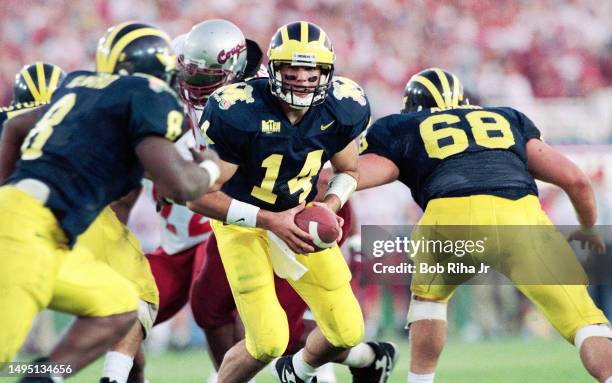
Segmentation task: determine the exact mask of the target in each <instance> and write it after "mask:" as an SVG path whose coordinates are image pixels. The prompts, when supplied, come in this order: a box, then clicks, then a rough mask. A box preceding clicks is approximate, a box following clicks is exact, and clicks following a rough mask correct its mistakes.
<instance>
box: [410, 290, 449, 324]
mask: <svg viewBox="0 0 612 383" xmlns="http://www.w3.org/2000/svg"><path fill="white" fill-rule="evenodd" d="M447 306H448V305H447V304H446V303H444V302H430V301H420V300H417V299H416V297H415V296H414V295H413V296H412V300H411V301H410V307H409V308H408V315H407V317H406V322H407V325H406V327H408V326H410V324H411V323H412V322H416V321H419V320H432V319H436V320H442V321H445V322H446V311H447V310H446V309H447Z"/></svg>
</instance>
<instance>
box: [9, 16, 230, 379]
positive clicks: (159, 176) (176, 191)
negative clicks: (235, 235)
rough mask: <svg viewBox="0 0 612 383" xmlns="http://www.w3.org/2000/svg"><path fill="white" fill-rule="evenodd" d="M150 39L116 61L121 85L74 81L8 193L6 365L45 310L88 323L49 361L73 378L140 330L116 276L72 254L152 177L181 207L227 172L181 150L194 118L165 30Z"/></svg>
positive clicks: (47, 115) (131, 299)
mask: <svg viewBox="0 0 612 383" xmlns="http://www.w3.org/2000/svg"><path fill="white" fill-rule="evenodd" d="M140 32H141V33H140V34H139V35H138V36H136V38H135V39H133V41H130V42H127V43H126V44H118V45H117V46H116V47H114V48H113V49H111V53H110V54H109V55H108V58H109V60H111V61H109V62H107V64H108V65H109V66H111V65H112V66H116V67H117V69H118V71H117V72H118V73H120V74H121V75H118V74H107V73H96V72H87V71H77V72H73V73H71V74H69V75H68V76H67V77H66V79H65V81H64V82H63V84H62V86H61V87H60V88H59V89H58V90H57V91H56V92H55V93H54V95H53V97H52V100H51V103H50V104H49V105H48V106H46V107H44V108H43V109H42V112H43V113H44V114H43V115H42V117H41V118H40V119H39V120H38V122H37V123H36V125H35V127H34V128H33V129H31V130H29V133H28V135H27V137H26V138H25V141H24V143H23V145H22V147H21V157H20V160H19V161H18V162H17V165H16V169H15V171H14V173H13V174H12V175H11V176H10V177H9V178H8V179H7V180H6V181H5V186H3V187H1V188H0V233H1V234H0V241H1V242H2V248H3V249H4V251H3V253H2V254H1V255H0V264H1V265H2V267H0V270H1V271H0V274H1V275H0V279H1V282H0V292H2V293H1V294H0V304H1V305H2V307H5V308H7V310H8V311H10V312H11V313H13V314H12V315H11V316H10V318H8V317H3V318H2V319H0V322H1V325H2V327H3V329H4V331H3V333H2V334H3V335H1V336H0V361H2V362H5V361H10V360H11V359H12V357H13V356H14V355H15V353H16V352H17V350H18V348H19V346H20V345H21V343H22V342H23V339H24V338H25V336H26V335H27V332H28V329H29V326H30V324H31V321H32V319H33V318H34V316H35V315H36V313H37V312H38V311H40V310H41V309H43V308H46V307H49V308H52V309H56V310H60V311H65V312H68V313H72V314H75V315H77V316H79V317H80V319H79V320H78V321H77V322H76V323H75V325H74V326H73V330H74V329H75V328H77V330H79V331H71V334H72V335H74V336H78V337H79V341H78V342H74V341H73V342H67V343H65V345H66V347H64V348H61V347H60V348H57V349H56V350H54V351H53V353H52V354H51V356H50V360H52V361H53V362H54V363H67V364H70V365H71V371H66V374H69V373H74V372H76V371H78V370H79V369H80V368H82V367H83V366H84V365H85V364H87V363H89V362H90V361H92V360H94V359H95V358H96V357H97V356H99V355H100V354H101V353H103V352H104V351H105V350H106V349H108V347H109V346H111V345H112V344H114V343H115V342H116V341H117V340H118V339H119V338H120V337H121V336H122V335H123V334H124V333H125V332H126V331H127V330H128V329H129V328H130V327H131V326H132V324H133V323H134V318H135V310H136V308H137V305H138V303H137V293H136V291H135V289H134V288H133V287H132V285H131V284H130V283H128V281H127V280H126V279H124V278H123V277H121V276H120V275H119V274H117V273H116V272H115V271H114V270H112V269H111V268H110V267H109V265H107V264H104V263H102V262H99V261H97V260H96V259H95V258H94V256H93V255H92V254H91V253H89V252H88V251H87V250H86V249H84V248H79V249H77V248H73V244H74V243H75V241H76V239H77V237H78V236H79V235H80V234H81V233H82V232H84V231H85V230H86V229H87V228H88V226H89V225H90V224H91V223H92V221H93V220H94V219H95V218H96V217H97V215H98V214H99V213H100V212H101V211H102V209H103V208H104V207H105V206H107V205H108V204H109V203H110V202H112V201H114V200H116V199H118V198H120V197H121V196H123V195H124V194H125V193H127V192H128V191H130V190H131V189H133V188H134V187H135V186H137V185H139V183H140V179H141V177H142V175H143V172H144V170H146V171H147V172H148V173H149V174H150V176H151V178H152V179H153V180H155V181H156V182H157V183H158V184H159V185H160V186H161V187H160V192H161V193H162V194H164V195H166V196H168V197H170V198H176V199H179V200H187V199H192V198H195V197H197V196H199V195H201V194H202V193H204V192H205V191H206V189H207V188H208V186H209V185H210V184H211V183H212V182H214V179H215V178H216V177H215V175H214V174H215V173H218V171H219V170H218V167H217V165H216V164H215V162H214V159H209V160H207V161H208V162H207V161H204V163H203V164H200V166H198V164H196V163H194V162H191V161H186V160H184V159H183V158H182V157H181V156H180V154H179V153H178V152H177V151H176V150H175V148H174V145H173V143H172V141H173V140H174V139H175V138H176V137H178V135H179V134H180V133H181V124H182V121H183V113H182V107H181V105H180V104H179V102H178V98H177V96H176V94H175V93H174V92H173V91H172V90H171V88H170V86H169V84H168V82H169V81H171V79H173V73H174V72H173V65H174V58H173V56H172V55H171V53H170V47H169V40H168V38H167V36H166V34H165V33H164V32H162V31H160V30H159V29H157V28H154V27H148V28H145V29H144V30H142V31H140ZM132 37H134V36H132ZM111 48H112V47H111ZM33 112H37V111H33ZM23 116H24V117H25V116H27V114H24V115H23ZM18 117H21V116H18ZM18 117H16V118H18ZM11 121H12V120H9V123H10V122H11ZM8 129H9V127H8V126H7V130H8Z"/></svg>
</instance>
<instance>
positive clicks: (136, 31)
mask: <svg viewBox="0 0 612 383" xmlns="http://www.w3.org/2000/svg"><path fill="white" fill-rule="evenodd" d="M170 44H171V42H170V38H169V37H168V35H167V34H166V33H165V32H164V31H162V30H161V29H159V28H157V27H154V26H152V25H149V24H144V23H140V22H134V21H128V22H125V23H121V24H118V25H116V26H114V27H111V28H109V29H108V30H107V31H106V34H105V35H104V36H103V37H102V38H101V39H100V41H99V42H98V49H97V52H96V71H98V72H103V73H116V74H124V75H125V74H133V73H144V74H148V75H151V76H154V77H157V78H159V79H161V80H164V81H166V82H167V83H169V84H171V83H172V82H173V80H174V74H175V68H176V57H175V56H174V54H173V53H172V49H171V48H170Z"/></svg>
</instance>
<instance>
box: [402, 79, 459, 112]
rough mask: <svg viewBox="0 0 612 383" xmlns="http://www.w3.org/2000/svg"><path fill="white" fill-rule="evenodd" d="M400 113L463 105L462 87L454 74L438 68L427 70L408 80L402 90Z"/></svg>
mask: <svg viewBox="0 0 612 383" xmlns="http://www.w3.org/2000/svg"><path fill="white" fill-rule="evenodd" d="M403 103H404V109H402V113H409V112H416V111H419V110H422V109H427V108H436V107H437V108H442V109H445V108H454V107H457V106H460V105H465V104H466V103H467V99H464V97H463V85H462V84H461V82H460V81H459V78H457V76H455V75H454V74H452V73H450V72H447V71H445V70H442V69H440V68H427V69H425V70H422V71H421V72H419V73H417V74H415V75H414V76H412V77H411V78H410V80H409V81H408V83H407V84H406V89H404V102H403Z"/></svg>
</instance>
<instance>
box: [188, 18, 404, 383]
mask: <svg viewBox="0 0 612 383" xmlns="http://www.w3.org/2000/svg"><path fill="white" fill-rule="evenodd" d="M268 59H269V64H268V72H269V75H270V77H269V79H254V80H251V81H247V82H244V83H239V84H234V85H228V86H225V87H223V88H221V89H219V90H217V91H216V92H215V93H213V94H212V95H211V97H210V99H209V100H208V102H207V104H206V107H205V109H204V115H203V117H202V118H203V120H204V121H203V123H202V124H201V127H202V129H203V130H204V131H205V132H206V136H207V139H208V142H209V143H210V144H211V146H212V147H213V148H214V149H215V150H217V151H218V152H219V154H220V157H221V158H222V161H221V164H222V176H221V181H220V182H219V183H218V184H217V185H216V186H215V187H214V190H215V191H214V192H213V193H209V194H207V195H206V196H204V197H202V198H200V199H198V200H196V201H191V202H189V203H188V206H189V207H190V208H191V209H192V210H194V211H197V212H199V213H202V214H204V215H206V216H209V217H212V218H214V219H213V220H211V226H212V228H213V231H214V234H215V236H216V239H217V245H218V248H219V253H220V255H221V259H222V261H223V266H224V268H225V272H226V275H227V278H228V282H229V285H230V287H231V290H232V294H233V296H234V299H235V301H236V306H237V308H238V312H239V314H240V317H241V319H242V321H243V323H244V327H245V335H246V339H245V340H243V341H241V342H239V343H238V344H237V345H235V346H234V347H232V348H231V349H230V350H229V351H228V353H227V354H226V355H225V357H224V359H223V362H222V364H221V366H220V369H219V380H220V381H222V382H224V383H225V382H244V381H247V380H248V379H250V378H252V377H253V376H255V374H256V373H257V372H258V371H259V370H260V369H262V368H263V367H264V366H265V365H266V364H267V363H268V362H270V361H271V360H272V359H274V358H276V357H278V356H280V355H282V354H283V352H284V351H285V349H286V347H287V342H288V339H289V329H288V324H287V316H286V314H285V312H284V311H283V309H282V307H281V306H280V304H279V302H278V298H277V296H276V293H275V289H274V271H273V267H272V265H271V261H270V251H275V252H277V254H280V258H282V257H287V258H291V257H296V259H297V260H298V262H299V263H300V264H301V265H302V266H305V267H306V268H307V269H308V271H306V273H305V274H303V276H301V277H300V278H297V276H296V277H295V278H297V280H288V282H289V283H290V284H291V286H292V287H293V288H294V289H295V290H296V291H297V292H298V294H299V295H300V296H301V297H302V298H303V299H304V300H305V301H306V303H307V304H308V306H309V307H310V309H311V310H312V312H313V314H314V317H315V319H316V321H317V325H318V328H317V329H315V330H314V331H312V332H311V333H310V335H309V336H308V339H307V341H306V346H305V347H304V348H303V349H302V350H300V351H299V352H298V353H297V354H295V355H294V356H286V357H283V358H281V359H279V360H278V361H277V362H276V363H275V364H274V371H275V374H276V375H277V379H278V380H279V381H281V382H298V383H301V382H310V381H311V379H312V377H313V376H314V375H315V369H316V368H317V367H319V366H321V365H323V364H324V363H326V362H329V361H332V360H341V361H344V362H346V363H347V364H349V365H352V366H353V367H356V369H355V370H353V373H354V375H358V376H359V375H361V374H362V373H364V374H363V375H364V376H362V377H361V380H360V378H359V377H357V378H356V379H357V380H355V381H360V382H372V381H385V380H386V376H387V374H388V373H389V370H390V368H391V367H392V365H393V360H394V358H395V354H396V352H395V348H394V347H393V346H392V345H390V344H386V343H385V344H378V343H373V344H372V345H366V344H361V343H360V342H361V339H362V338H363V330H364V329H363V318H362V315H361V310H360V308H359V303H358V302H357V300H356V299H355V297H354V295H353V292H352V290H351V287H350V284H349V282H350V278H351V275H350V271H349V270H348V267H347V265H346V262H345V261H344V258H343V256H342V254H341V253H340V250H339V249H338V247H337V246H333V247H331V248H328V249H325V250H321V251H315V249H314V248H313V247H311V246H310V245H308V244H307V243H306V241H307V240H312V238H311V237H310V235H309V234H308V233H305V232H303V231H302V230H300V229H299V228H298V227H297V226H296V225H295V223H294V217H295V215H296V214H297V213H298V212H299V211H301V210H302V209H304V206H305V203H307V202H310V201H312V200H313V198H314V196H315V195H316V194H317V190H316V189H317V188H316V181H317V177H318V174H319V172H320V169H321V167H322V165H323V164H324V163H325V162H326V161H328V160H330V161H331V163H332V165H333V166H334V168H335V169H336V170H337V172H338V174H336V175H335V176H334V178H333V180H332V182H331V186H330V188H329V190H328V191H327V194H326V196H325V199H324V203H321V206H328V207H329V208H330V209H331V210H332V211H337V210H338V209H339V208H340V207H341V206H342V205H343V204H344V202H346V200H347V199H348V198H349V196H350V194H351V193H352V191H353V190H354V187H355V186H356V183H357V172H356V169H357V146H356V144H355V141H354V140H355V138H356V137H357V136H358V135H359V134H360V133H361V132H362V131H363V130H364V129H365V128H366V126H367V125H368V122H369V119H370V110H369V105H368V101H367V99H366V97H365V95H364V93H363V90H362V89H361V88H360V87H359V86H358V85H357V84H355V83H354V82H353V81H351V80H349V79H347V78H333V69H334V62H335V54H334V51H333V48H332V46H331V43H330V40H329V38H328V37H327V34H326V33H325V32H324V31H323V29H321V28H320V27H318V26H317V25H314V24H312V23H308V22H305V21H301V22H294V23H290V24H287V25H284V26H283V27H281V28H280V29H279V30H278V31H277V32H276V33H275V35H274V36H273V37H272V41H271V44H270V48H269V50H268ZM277 238H280V239H281V240H282V241H283V242H285V244H286V245H288V247H289V249H290V250H291V251H283V250H281V248H282V247H283V244H281V243H279V242H276V241H277ZM273 241H275V242H273ZM270 247H272V250H271V249H270ZM293 253H297V255H295V254H293ZM288 262H290V261H288ZM353 346H357V347H354V348H353V349H351V350H350V352H349V349H350V348H351V347H353ZM377 367H378V370H376V368H377ZM366 370H367V374H365V372H366ZM371 373H376V374H377V375H376V376H377V378H374V379H372V377H373V376H374V375H370V374H371ZM366 375H367V377H365V376H366Z"/></svg>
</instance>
